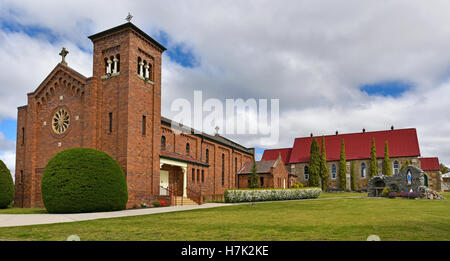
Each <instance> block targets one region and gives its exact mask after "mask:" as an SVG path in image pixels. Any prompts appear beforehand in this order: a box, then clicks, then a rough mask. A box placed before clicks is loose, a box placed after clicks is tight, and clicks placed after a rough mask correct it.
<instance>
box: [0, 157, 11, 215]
mask: <svg viewBox="0 0 450 261" xmlns="http://www.w3.org/2000/svg"><path fill="white" fill-rule="evenodd" d="M13 200H14V182H13V179H12V176H11V172H10V171H9V169H8V168H7V167H6V165H5V163H3V161H1V160H0V208H7V207H9V206H10V204H11V202H12V201H13Z"/></svg>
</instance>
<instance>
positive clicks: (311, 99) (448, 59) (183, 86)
mask: <svg viewBox="0 0 450 261" xmlns="http://www.w3.org/2000/svg"><path fill="white" fill-rule="evenodd" d="M3 5H4V6H5V8H2V9H1V10H0V18H1V19H3V20H7V21H11V22H17V23H19V24H22V25H26V26H39V27H43V28H48V29H49V30H50V31H51V32H52V33H53V34H54V35H56V36H57V37H58V40H57V41H56V42H48V41H46V39H45V38H31V37H28V36H26V35H24V34H20V33H7V32H1V33H0V61H8V63H1V64H0V79H1V87H0V97H2V98H1V103H0V118H2V117H7V116H8V117H15V115H16V113H17V112H16V107H17V106H20V105H23V104H25V103H26V95H25V93H26V92H29V91H32V90H33V89H34V88H36V87H37V85H38V84H39V83H40V81H42V80H43V79H44V78H45V76H46V75H47V74H48V73H49V72H50V70H51V69H52V68H53V67H54V65H55V64H56V63H57V62H58V61H59V59H60V57H59V56H58V55H57V53H58V52H59V50H60V48H61V47H62V45H64V46H66V48H68V49H69V51H71V53H70V54H69V56H68V61H69V65H71V66H72V67H73V68H75V69H77V70H79V71H81V72H82V73H85V74H86V76H90V75H91V73H90V71H91V66H92V58H91V57H90V56H89V54H86V53H85V52H82V51H81V50H80V48H83V49H85V50H89V49H90V48H92V46H91V45H90V43H89V40H88V39H87V38H86V36H87V35H89V34H92V33H96V32H99V31H100V30H104V29H107V28H110V27H113V26H116V25H118V24H120V23H123V22H124V20H123V18H124V17H125V16H126V14H127V12H128V11H131V12H132V13H133V15H134V18H133V22H134V23H135V24H136V25H138V26H139V27H141V28H142V29H143V30H144V31H146V32H148V33H149V34H150V35H156V34H157V33H158V31H159V30H164V31H165V32H167V33H168V34H169V35H170V37H171V41H170V42H169V44H168V46H167V47H169V48H171V47H173V46H174V44H177V43H182V44H184V46H185V47H187V48H190V50H191V51H192V52H193V53H194V54H195V55H196V58H198V60H199V61H200V66H199V67H196V68H183V67H181V66H180V65H178V64H176V63H174V62H173V61H171V60H170V59H169V58H168V57H167V56H166V55H165V56H164V59H163V75H162V78H163V90H162V95H163V96H162V97H163V104H162V107H163V108H162V112H163V114H164V115H167V116H172V115H171V113H170V111H169V110H168V109H169V107H170V103H171V102H172V101H173V100H175V99H176V98H179V97H188V98H189V99H191V98H192V97H193V90H195V89H202V90H203V94H204V99H207V98H210V97H215V98H219V99H223V100H225V98H243V99H247V98H269V99H270V98H279V99H280V105H281V121H280V122H281V130H280V136H281V140H280V144H279V147H286V146H291V145H292V143H293V140H294V138H295V137H298V136H307V135H309V133H310V132H313V133H314V134H322V133H324V134H326V133H334V131H335V130H339V131H340V132H341V133H342V132H347V131H348V132H354V131H360V130H361V129H362V128H363V127H365V128H366V129H367V130H380V129H388V128H389V127H390V126H391V125H394V126H395V127H396V128H402V127H414V128H417V131H418V135H419V142H420V145H421V152H422V155H423V156H439V157H440V160H441V161H442V162H444V163H446V164H449V165H450V151H449V150H448V149H447V148H448V147H449V146H448V145H449V143H450V138H449V137H448V133H450V120H449V119H448V117H447V116H446V115H448V114H449V109H448V108H449V106H448V101H446V97H449V95H450V91H449V87H448V86H449V84H448V83H447V78H448V75H449V69H448V68H449V66H448V65H449V64H450V52H449V51H448V44H449V43H450V33H449V30H448V28H447V27H446V26H442V25H446V24H449V23H450V16H448V10H449V8H450V2H448V1H444V0H441V1H433V2H432V3H430V2H425V1H406V0H402V1H372V2H367V1H358V0H348V1H333V0H330V1H323V0H318V1H226V2H224V1H222V2H217V1H214V2H213V1H196V0H191V1H170V3H166V2H161V1H133V2H132V3H130V2H124V1H95V2H92V1H73V2H66V1H64V3H63V2H62V1H3ZM117 10H119V11H123V14H122V13H120V14H119V13H118V12H117ZM70 43H73V44H70ZM75 44H76V45H75ZM30 64H32V65H33V66H32V70H27V68H24V66H25V65H30ZM30 68H31V66H30ZM24 75H26V77H25V76H24ZM395 80H399V81H406V82H409V83H411V84H412V85H413V89H412V90H411V91H410V92H409V93H407V94H405V95H403V96H402V97H400V98H398V99H393V98H376V97H369V96H367V95H366V94H365V93H362V92H360V90H359V87H360V86H361V85H363V84H368V83H377V82H384V81H395ZM447 100H448V99H447ZM233 138H234V139H237V140H238V141H239V142H242V143H243V144H245V145H247V146H258V145H259V144H258V142H259V138H254V139H252V138H248V137H241V138H239V137H233Z"/></svg>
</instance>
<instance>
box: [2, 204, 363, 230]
mask: <svg viewBox="0 0 450 261" xmlns="http://www.w3.org/2000/svg"><path fill="white" fill-rule="evenodd" d="M345 198H366V197H331V198H315V199H300V200H285V201H291V202H292V201H307V200H330V199H345ZM285 201H284V200H283V201H259V202H255V203H257V204H261V203H270V202H285ZM241 204H252V203H251V202H243V203H233V204H226V203H206V204H203V205H200V206H198V205H193V206H175V207H160V208H145V209H127V210H122V211H114V212H96V213H81V214H0V227H17V226H30V225H43V224H54V223H66V222H77V221H85V220H94V219H104V218H118V217H131V216H141V215H151V214H159V213H167V212H175V211H183V210H193V209H205V208H215V207H225V206H235V205H241Z"/></svg>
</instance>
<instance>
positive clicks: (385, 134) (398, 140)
mask: <svg viewBox="0 0 450 261" xmlns="http://www.w3.org/2000/svg"><path fill="white" fill-rule="evenodd" d="M313 138H316V139H317V141H318V142H319V146H321V143H322V142H321V140H322V137H321V136H316V137H305V138H296V139H295V141H294V147H293V148H292V151H291V155H290V158H289V161H288V163H299V162H300V163H301V162H308V161H309V155H310V150H311V143H312V140H313ZM324 138H325V147H326V153H327V160H328V161H336V160H339V155H340V151H341V141H342V139H344V142H345V154H346V158H347V159H348V160H355V159H368V158H370V148H371V146H372V138H374V139H375V146H376V151H377V158H383V157H384V144H385V142H386V141H388V145H389V157H391V158H396V157H418V156H420V149H419V142H418V139H417V133H416V129H400V130H387V131H374V132H360V133H349V134H338V135H328V136H324Z"/></svg>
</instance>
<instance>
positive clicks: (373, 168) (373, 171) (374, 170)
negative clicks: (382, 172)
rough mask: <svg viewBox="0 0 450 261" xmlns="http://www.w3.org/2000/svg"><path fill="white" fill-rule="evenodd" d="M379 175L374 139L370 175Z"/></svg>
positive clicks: (373, 140) (373, 141)
mask: <svg viewBox="0 0 450 261" xmlns="http://www.w3.org/2000/svg"><path fill="white" fill-rule="evenodd" d="M376 175H378V163H377V151H376V148H375V139H372V148H371V149H370V165H369V177H370V178H372V177H373V176H376Z"/></svg>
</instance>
